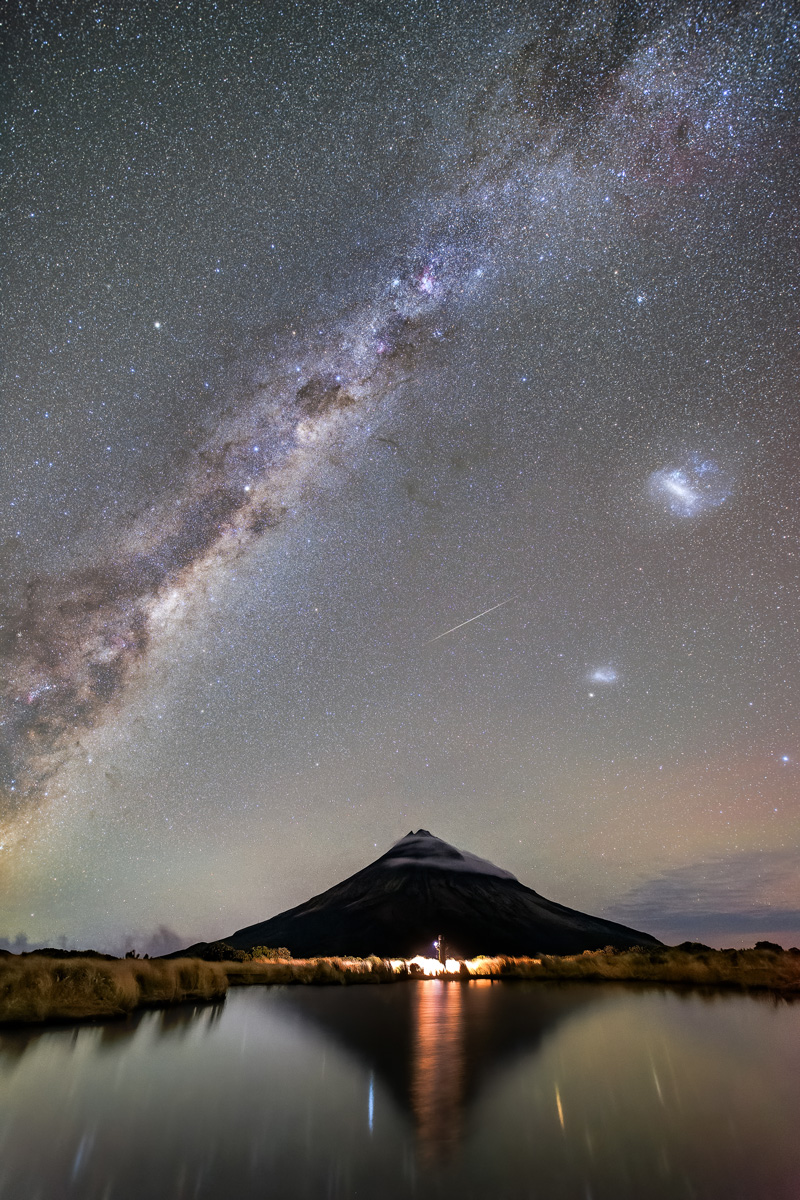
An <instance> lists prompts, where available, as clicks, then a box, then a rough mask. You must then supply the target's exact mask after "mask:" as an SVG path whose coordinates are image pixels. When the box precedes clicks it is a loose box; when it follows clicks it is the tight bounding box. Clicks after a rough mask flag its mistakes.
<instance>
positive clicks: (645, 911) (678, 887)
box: [609, 850, 800, 938]
mask: <svg viewBox="0 0 800 1200" xmlns="http://www.w3.org/2000/svg"><path fill="white" fill-rule="evenodd" d="M609 915H610V916H613V917H614V919H616V920H618V921H623V922H625V923H626V924H633V925H635V926H637V927H638V928H646V929H653V930H655V931H658V930H670V931H672V930H680V929H683V930H685V931H686V936H687V938H688V937H689V936H690V935H691V934H693V933H696V931H697V930H700V929H705V930H714V931H715V932H719V933H723V932H727V931H730V932H739V933H765V932H773V931H778V930H787V931H789V930H791V931H796V930H800V881H799V880H798V871H797V854H796V852H795V851H792V850H763V851H762V850H749V851H742V852H739V853H737V854H732V855H728V856H726V857H725V858H721V859H715V860H712V861H701V862H697V863H689V864H687V865H686V866H683V867H676V868H674V869H672V870H669V871H665V872H663V874H661V875H657V876H655V877H654V878H652V879H647V880H644V881H643V882H642V883H639V884H636V886H634V887H633V888H631V890H630V891H629V892H628V893H627V894H626V895H625V896H623V897H622V899H621V900H620V901H619V902H618V903H617V904H615V905H614V906H613V908H612V910H611V911H610V913H609Z"/></svg>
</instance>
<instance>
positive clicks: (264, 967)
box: [225, 955, 408, 987]
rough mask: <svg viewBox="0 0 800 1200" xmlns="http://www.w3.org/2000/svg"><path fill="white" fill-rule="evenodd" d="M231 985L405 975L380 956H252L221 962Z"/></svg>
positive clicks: (384, 978)
mask: <svg viewBox="0 0 800 1200" xmlns="http://www.w3.org/2000/svg"><path fill="white" fill-rule="evenodd" d="M225 971H226V973H227V976H228V982H229V983H230V984H231V986H232V987H237V986H244V985H246V984H252V983H255V984H258V983H261V984H268V983H284V984H291V983H317V984H319V983H339V984H345V983H395V982H397V981H398V980H400V979H404V978H406V977H407V974H408V973H407V971H403V970H401V971H399V972H396V971H394V970H393V969H392V967H391V965H390V964H389V963H388V962H385V961H384V960H383V959H381V958H377V957H376V956H374V955H373V956H372V957H371V958H289V959H273V960H268V959H257V958H256V959H253V960H252V961H251V962H243V963H239V962H228V963H225Z"/></svg>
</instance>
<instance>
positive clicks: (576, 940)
mask: <svg viewBox="0 0 800 1200" xmlns="http://www.w3.org/2000/svg"><path fill="white" fill-rule="evenodd" d="M439 934H441V935H442V936H443V937H444V940H445V944H446V947H447V952H448V954H449V955H451V956H452V957H456V958H472V957H474V956H476V955H478V954H509V955H517V956H523V955H536V954H538V953H540V952H541V953H546V954H580V953H581V952H582V951H584V950H598V949H602V947H604V946H614V947H616V948H617V949H620V950H623V949H626V948H628V947H630V946H654V945H661V943H660V942H659V941H658V940H657V939H656V938H654V937H651V936H650V934H647V933H641V932H640V931H638V930H636V929H629V928H628V926H627V925H618V924H617V923H616V922H614V921H604V920H602V919H601V918H599V917H591V916H587V914H586V913H581V912H576V911H575V910H574V909H572V908H566V907H565V906H564V905H563V904H555V903H554V902H553V901H552V900H545V898H544V897H543V896H540V895H539V894H538V892H534V891H533V890H532V889H531V888H529V887H525V885H524V884H522V883H520V882H519V880H518V879H517V878H516V877H515V876H514V875H512V874H511V872H510V871H505V870H503V869H502V867H496V866H495V865H494V864H493V863H490V862H487V860H486V859H483V858H478V857H477V855H475V854H470V853H468V852H467V851H465V850H457V849H456V847H455V846H451V845H449V844H448V843H447V842H443V841H442V840H441V839H440V838H437V837H434V836H433V834H431V833H429V832H428V831H427V829H418V830H417V832H416V833H409V834H407V835H406V836H405V837H404V838H401V839H400V841H398V842H395V844H394V845H393V846H392V848H391V849H390V850H388V851H387V852H386V854H382V855H381V857H380V858H378V859H376V860H375V862H373V863H370V865H369V866H368V867H364V869H363V870H361V871H358V872H357V873H356V874H355V875H351V876H350V878H349V879H345V880H344V881H343V882H342V883H337V884H336V886H335V887H332V888H329V889H328V891H327V892H323V893H322V894H321V895H319V896H314V897H313V898H312V899H311V900H307V901H306V903H305V904H300V905H298V906H297V908H291V909H288V910H287V911H286V912H283V913H279V914H278V916H276V917H271V918H270V919H269V920H268V921H259V922H258V923H257V924H255V925H248V926H247V927H246V928H245V929H238V930H237V931H236V933H232V934H231V935H230V937H226V938H224V939H223V940H224V942H226V943H227V944H228V945H229V946H233V947H234V948H236V949H239V950H249V949H251V947H253V946H288V948H289V950H290V951H291V952H292V954H293V955H294V957H295V958H312V957H317V956H320V957H321V956H328V955H348V954H350V955H358V956H366V955H368V954H378V955H380V956H381V957H384V958H390V957H403V958H410V957H413V956H414V955H416V954H424V955H427V956H429V957H430V956H432V955H433V953H434V952H433V942H434V940H435V938H436V937H437V936H438V935H439ZM207 945H208V943H205V942H198V943H196V944H195V945H194V946H189V947H188V948H187V949H186V950H181V951H177V952H176V954H175V955H169V956H168V957H178V956H187V955H190V954H192V953H197V954H202V952H203V949H204V948H205V947H206V946H207Z"/></svg>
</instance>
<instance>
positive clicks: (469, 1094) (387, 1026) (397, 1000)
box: [280, 979, 613, 1164]
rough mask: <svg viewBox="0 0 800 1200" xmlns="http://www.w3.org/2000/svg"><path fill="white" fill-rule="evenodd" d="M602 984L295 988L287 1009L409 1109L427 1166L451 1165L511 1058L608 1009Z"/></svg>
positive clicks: (287, 993)
mask: <svg viewBox="0 0 800 1200" xmlns="http://www.w3.org/2000/svg"><path fill="white" fill-rule="evenodd" d="M611 994H613V992H609V989H608V988H606V987H603V986H602V985H600V986H598V987H577V988H576V987H575V986H574V985H573V986H562V985H559V984H552V985H548V986H547V987H544V988H543V987H542V986H541V985H539V984H528V983H523V982H519V983H513V984H500V983H495V982H493V981H492V980H489V979H473V980H470V981H469V982H460V981H459V982H450V981H443V980H440V979H428V980H424V981H423V980H420V981H417V982H414V983H409V984H395V985H394V986H391V987H388V986H387V987H382V988H371V987H357V988H356V987H351V988H340V989H337V990H335V991H331V990H330V989H324V990H323V989H317V988H293V989H290V988H287V989H283V990H282V992H281V994H280V1004H281V1006H282V1007H285V1008H286V1009H287V1010H288V1012H290V1013H291V1014H292V1015H293V1016H297V1017H301V1018H302V1019H304V1020H305V1021H310V1022H312V1023H313V1024H314V1025H316V1026H317V1027H318V1028H321V1029H322V1030H324V1032H325V1033H326V1034H327V1035H328V1036H329V1037H332V1038H333V1039H334V1040H335V1041H336V1042H337V1043H338V1044H339V1045H341V1046H343V1047H344V1048H345V1049H346V1050H347V1051H348V1053H350V1054H351V1055H353V1056H354V1057H355V1058H356V1059H357V1060H358V1061H359V1062H360V1063H362V1064H363V1065H364V1066H365V1067H366V1068H367V1069H368V1070H369V1071H370V1073H371V1074H372V1075H373V1076H377V1077H378V1078H379V1079H380V1081H381V1083H382V1084H383V1086H384V1087H385V1088H386V1089H387V1090H388V1091H389V1092H390V1093H391V1094H392V1095H393V1097H394V1099H395V1101H396V1102H397V1104H398V1105H399V1106H400V1107H401V1108H402V1109H403V1110H404V1111H405V1112H407V1113H408V1114H409V1115H410V1116H411V1118H412V1120H413V1122H414V1127H415V1129H416V1134H417V1140H418V1150H419V1154H420V1158H421V1161H422V1162H423V1163H424V1164H431V1163H433V1162H434V1161H436V1160H446V1159H447V1158H448V1157H450V1156H452V1154H453V1153H454V1152H455V1151H456V1149H457V1147H458V1144H459V1141H460V1139H461V1137H462V1132H463V1127H464V1119H465V1114H466V1111H467V1109H468V1107H469V1105H470V1104H471V1103H472V1102H473V1101H474V1100H475V1099H476V1098H477V1096H478V1095H479V1094H480V1092H481V1090H482V1089H483V1088H484V1087H485V1086H486V1085H487V1083H488V1082H489V1080H490V1079H491V1078H492V1077H493V1076H494V1075H495V1074H496V1073H497V1072H498V1071H499V1070H500V1069H501V1067H502V1066H503V1065H504V1063H505V1062H506V1061H508V1060H509V1059H513V1058H515V1057H517V1056H518V1055H519V1054H521V1053H523V1052H525V1051H533V1050H535V1049H536V1047H537V1046H539V1045H540V1044H541V1042H542V1041H543V1040H544V1038H545V1037H546V1036H547V1035H548V1034H550V1033H552V1032H553V1031H554V1030H555V1029H556V1028H557V1026H558V1025H560V1024H561V1023H562V1022H563V1021H565V1020H567V1019H569V1018H570V1017H572V1016H573V1015H574V1014H576V1013H578V1012H583V1011H585V1010H586V1009H588V1008H590V1007H592V1006H594V1005H597V1004H600V1003H602V1002H603V1001H604V1000H605V999H607V998H608V997H609V995H611Z"/></svg>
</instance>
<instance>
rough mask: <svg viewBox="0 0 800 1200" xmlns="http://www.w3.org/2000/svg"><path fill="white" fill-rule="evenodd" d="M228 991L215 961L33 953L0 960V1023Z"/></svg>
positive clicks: (113, 1012) (121, 1011) (125, 1009)
mask: <svg viewBox="0 0 800 1200" xmlns="http://www.w3.org/2000/svg"><path fill="white" fill-rule="evenodd" d="M227 990H228V981H227V978H226V974H225V969H224V968H223V967H221V966H220V965H219V964H218V963H207V962H201V961H200V960H199V959H194V958H185V959H177V960H174V961H163V960H152V959H148V960H142V959H126V958H123V959H119V960H117V961H113V960H112V961H107V960H102V959H101V960H98V959H95V958H71V959H66V960H65V959H51V958H38V957H35V956H34V955H20V956H16V955H13V956H10V957H8V958H5V957H4V958H2V959H0V1024H16V1023H25V1024H28V1023H31V1022H42V1021H79V1020H87V1019H97V1018H101V1017H122V1016H126V1015H127V1014H128V1013H130V1012H132V1011H133V1010H134V1009H136V1008H144V1007H149V1006H158V1005H164V1004H180V1003H182V1002H183V1001H204V1000H218V999H219V998H220V997H222V996H224V995H225V993H226V991H227Z"/></svg>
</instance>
